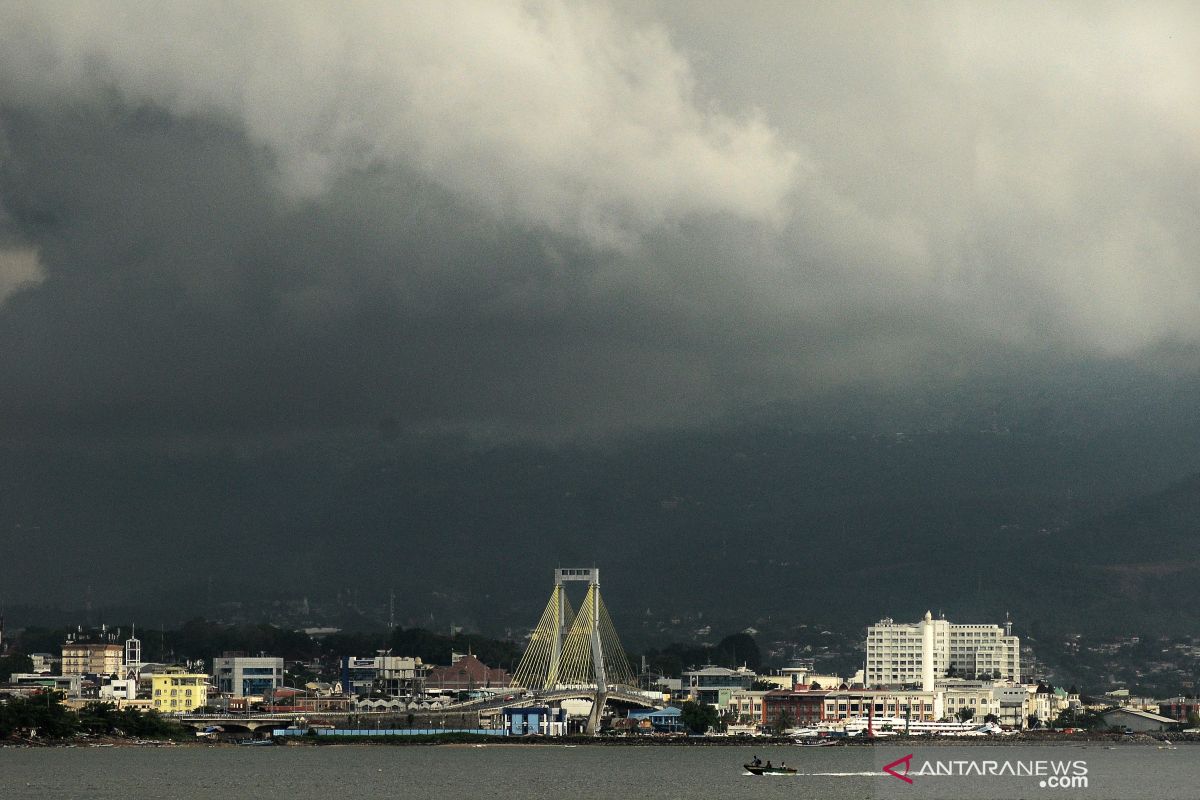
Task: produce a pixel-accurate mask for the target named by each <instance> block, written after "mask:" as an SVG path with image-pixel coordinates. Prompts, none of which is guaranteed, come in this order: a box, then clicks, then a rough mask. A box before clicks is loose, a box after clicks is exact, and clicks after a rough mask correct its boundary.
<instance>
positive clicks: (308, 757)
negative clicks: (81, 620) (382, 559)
mask: <svg viewBox="0 0 1200 800" xmlns="http://www.w3.org/2000/svg"><path fill="white" fill-rule="evenodd" d="M1031 750H1035V751H1037V752H1039V753H1040V754H1041V755H1042V756H1044V757H1053V758H1086V759H1088V761H1089V765H1090V770H1089V777H1090V778H1091V781H1090V786H1089V787H1088V788H1087V789H1071V790H1062V789H1060V790H1057V791H1053V792H1051V791H1049V790H1038V789H1037V788H1036V787H1034V786H1033V785H1032V784H1030V782H1029V779H1024V781H1023V782H1021V783H1019V785H1018V786H1017V788H1016V789H1015V790H1014V789H1013V788H1012V787H1011V786H1001V785H1000V784H998V783H995V782H994V781H990V780H978V779H977V780H969V781H967V782H963V781H961V780H960V781H959V782H957V783H950V782H949V781H947V780H944V779H943V780H942V781H941V782H940V783H939V781H938V779H936V778H918V779H917V781H916V782H915V783H914V784H913V785H911V786H910V785H906V784H904V783H902V782H900V781H897V780H896V779H894V778H890V777H887V776H883V775H882V774H881V773H880V771H879V765H880V764H881V763H883V762H881V761H880V760H879V759H880V758H881V757H882V756H883V755H888V756H889V757H890V755H891V754H890V752H885V751H882V750H880V749H878V748H869V747H845V748H841V747H838V748H813V749H801V748H786V747H778V748H758V749H753V748H743V747H616V746H581V747H564V746H513V745H509V746H504V745H489V746H484V747H472V746H456V747H445V746H443V747H388V746H325V747H254V748H250V747H242V748H237V747H221V748H216V747H214V748H207V747H181V748H119V747H112V748H87V747H80V748H73V749H0V797H2V798H4V800H10V799H12V800H26V799H27V798H28V799H29V800H33V799H34V798H47V799H49V798H53V800H73V799H75V798H77V799H78V800H85V799H86V800H108V799H109V798H113V799H114V800H115V799H116V798H120V799H121V800H131V798H180V799H181V800H199V799H200V798H204V799H205V800H211V799H212V798H239V797H241V798H289V800H291V799H293V798H339V799H340V798H346V800H375V799H376V798H389V800H394V799H395V798H419V799H420V800H442V799H443V798H445V799H446V800H451V798H453V799H454V800H457V799H458V798H474V797H494V798H509V797H513V798H516V797H522V798H571V800H584V799H590V798H604V799H605V800H613V798H622V799H624V798H688V799H689V800H694V799H695V798H743V797H746V798H821V799H822V800H849V798H877V797H887V798H890V797H912V798H921V797H929V796H939V797H942V796H959V795H961V796H962V797H964V798H966V797H969V798H970V800H987V798H989V797H998V798H1008V797H1014V796H1020V797H1085V798H1097V799H1099V798H1110V797H1111V798H1134V797H1136V798H1164V799H1165V798H1200V746H1180V747H1179V748H1178V749H1177V750H1174V751H1161V750H1158V749H1157V748H1154V747H1121V748H1117V749H1111V750H1110V749H1106V748H1104V747H1091V748H1078V747H1071V746H1064V747H1041V748H1020V751H1021V753H1022V755H1021V757H1026V756H1025V755H1024V754H1026V753H1028V752H1029V751H1031ZM918 752H919V757H928V758H941V759H948V758H951V757H957V754H965V755H964V756H963V757H966V758H972V759H983V758H999V759H1003V758H1006V757H1015V756H1014V754H1015V752H1016V749H1015V748H1004V747H970V748H960V747H956V748H945V747H940V748H939V747H928V748H924V749H919V751H918ZM755 753H757V754H758V755H759V756H760V757H762V758H763V759H764V760H766V759H767V758H770V759H772V760H773V761H774V762H775V763H779V762H780V761H784V760H786V761H787V762H788V764H789V765H790V766H794V767H797V768H799V770H800V771H801V773H802V774H800V775H796V776H794V777H754V776H750V775H747V774H746V773H745V772H744V771H743V770H742V769H741V768H740V765H741V764H742V763H743V762H745V761H747V760H749V759H750V757H751V756H752V755H753V754H755ZM1026 786H1028V787H1029V791H1028V792H1026V791H1025V787H1026ZM951 787H952V788H951ZM935 789H936V791H935ZM1013 791H1016V792H1017V794H1015V795H1014V794H1011V792H1013ZM947 792H949V794H947Z"/></svg>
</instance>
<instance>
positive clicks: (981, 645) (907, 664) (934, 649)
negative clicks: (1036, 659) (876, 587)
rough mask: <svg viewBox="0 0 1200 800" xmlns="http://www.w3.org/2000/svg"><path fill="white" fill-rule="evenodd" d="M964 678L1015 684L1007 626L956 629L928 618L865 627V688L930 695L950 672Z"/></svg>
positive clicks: (1015, 651)
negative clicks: (891, 688)
mask: <svg viewBox="0 0 1200 800" xmlns="http://www.w3.org/2000/svg"><path fill="white" fill-rule="evenodd" d="M951 668H953V669H954V674H955V675H957V676H959V677H964V678H968V679H970V678H975V677H976V676H977V675H982V674H985V673H986V674H988V675H991V676H994V677H995V678H996V679H997V680H1010V681H1019V680H1020V677H1021V643H1020V640H1019V638H1018V637H1016V636H1013V635H1012V626H1011V624H1009V623H1005V625H1004V626H1003V627H1001V626H1000V625H956V624H953V623H951V622H950V621H948V620H946V619H934V618H933V615H932V614H930V613H929V612H928V611H927V612H925V619H923V620H921V621H920V622H913V623H897V622H894V621H892V620H891V619H882V620H880V621H879V622H878V623H876V624H874V625H872V626H870V627H869V628H867V663H866V684H867V686H869V687H881V686H914V685H919V686H920V687H921V690H922V691H926V692H932V691H934V690H935V689H936V688H937V683H938V681H939V680H941V679H942V678H944V677H946V675H947V673H948V672H949V671H950V669H951Z"/></svg>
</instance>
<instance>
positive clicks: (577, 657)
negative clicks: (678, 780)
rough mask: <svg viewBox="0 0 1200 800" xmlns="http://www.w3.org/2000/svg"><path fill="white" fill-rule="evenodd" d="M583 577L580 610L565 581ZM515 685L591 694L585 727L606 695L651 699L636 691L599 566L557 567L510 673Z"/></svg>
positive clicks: (596, 719) (552, 693)
mask: <svg viewBox="0 0 1200 800" xmlns="http://www.w3.org/2000/svg"><path fill="white" fill-rule="evenodd" d="M573 581H587V584H588V588H587V594H586V595H584V598H583V603H582V604H581V605H580V606H579V610H578V611H575V610H574V609H573V608H572V607H571V602H570V600H569V599H568V598H567V593H566V589H565V587H564V585H563V584H565V583H568V582H573ZM512 685H513V686H521V687H524V688H526V689H529V690H531V691H533V692H536V693H537V695H538V696H539V697H540V698H542V699H545V700H553V699H566V698H571V697H591V698H592V699H593V703H592V713H591V715H590V716H589V718H588V732H589V733H594V732H595V731H596V729H597V728H598V727H599V725H600V716H601V713H602V712H603V709H604V704H605V703H606V702H608V700H610V699H613V700H622V701H625V702H632V703H644V704H646V705H650V704H649V703H648V702H647V701H646V700H645V698H644V697H643V696H641V695H639V694H638V693H637V692H636V682H635V680H634V675H633V670H632V669H631V668H630V666H629V659H628V658H626V656H625V649H624V648H623V647H621V640H620V639H619V638H618V637H617V630H616V628H614V627H613V623H612V618H611V617H610V616H609V615H608V609H607V608H605V606H604V600H603V598H602V597H601V596H600V570H598V569H595V568H591V569H556V570H554V589H553V590H552V591H551V593H550V601H549V602H548V603H546V610H545V611H543V612H542V617H541V620H539V621H538V625H537V628H535V629H534V631H533V635H532V636H531V637H530V639H529V645H528V647H526V649H525V655H524V656H522V658H521V663H520V664H519V665H518V666H517V671H516V673H515V674H514V675H513V680H512Z"/></svg>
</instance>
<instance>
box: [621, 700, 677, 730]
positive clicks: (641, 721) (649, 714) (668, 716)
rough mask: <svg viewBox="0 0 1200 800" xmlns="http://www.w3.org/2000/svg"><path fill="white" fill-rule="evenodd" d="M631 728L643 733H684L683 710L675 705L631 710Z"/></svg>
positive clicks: (629, 717)
mask: <svg viewBox="0 0 1200 800" xmlns="http://www.w3.org/2000/svg"><path fill="white" fill-rule="evenodd" d="M628 719H629V728H631V729H632V730H635V731H640V732H642V733H650V732H653V733H682V732H683V730H684V725H683V711H682V709H679V708H676V707H675V706H667V707H666V708H656V709H634V710H632V711H630V712H629V716H628Z"/></svg>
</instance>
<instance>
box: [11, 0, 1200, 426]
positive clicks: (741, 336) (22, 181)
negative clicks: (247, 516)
mask: <svg viewBox="0 0 1200 800" xmlns="http://www.w3.org/2000/svg"><path fill="white" fill-rule="evenodd" d="M1198 167H1200V10H1198V7H1197V6H1196V5H1195V4H1193V3H1178V4H1173V3H1136V4H1132V3H1112V4H1105V3H1098V2H1079V3H1053V4H1050V3H1019V2H996V3H982V2H980V3H941V2H937V3H929V4H924V3H884V2H872V3H865V4H852V3H841V2H839V3H820V4H801V3H796V2H780V3H767V2H759V3H749V4H747V3H738V4H733V3H697V2H673V3H669V2H664V3H657V4H648V3H644V2H627V3H624V2H623V3H612V4H607V3H588V2H572V3H562V4H560V3H555V2H522V3H517V2H512V3H507V2H501V0H484V1H483V2H456V1H454V0H449V1H448V0H438V1H437V2H430V3H419V2H412V3H409V2H366V1H365V0H360V1H359V2H355V3H350V4H341V3H321V2H298V1H297V0H288V1H287V2H279V3H272V2H245V3H210V2H196V3H161V2H111V3H76V2H66V1H65V0H64V1H63V2H54V3H44V2H0V376H2V378H0V418H2V419H3V420H4V421H5V425H6V426H7V428H8V429H9V430H15V429H17V428H18V427H19V428H21V429H43V428H45V429H56V428H62V427H64V426H66V427H71V428H80V427H82V428H86V429H97V430H117V431H122V430H145V429H157V428H164V429H169V430H185V431H188V430H195V431H206V430H216V431H219V430H230V429H239V430H248V431H253V430H255V429H264V430H265V429H272V430H280V429H283V430H286V429H289V428H295V429H313V428H316V429H321V428H334V427H339V426H345V425H355V424H364V423H365V424H374V423H375V422H376V421H378V420H379V419H382V418H386V417H391V418H394V419H395V420H397V421H398V422H399V423H400V424H401V425H403V426H409V425H411V426H416V427H427V426H449V427H462V428H466V429H479V430H497V429H502V430H512V431H530V432H542V433H545V432H550V433H556V434H561V433H564V432H571V431H580V432H589V433H590V432H596V431H605V430H620V429H625V428H628V427H630V426H637V427H642V426H653V425H658V424H677V423H680V422H687V421H696V420H703V419H705V418H708V417H710V416H712V415H717V414H721V413H725V412H728V411H730V410H735V409H739V408H749V407H754V406H756V405H759V404H764V403H772V402H777V401H788V400H794V399H797V398H803V397H807V396H811V395H813V394H819V393H822V392H826V391H829V390H830V389H831V388H835V387H839V386H846V385H855V386H863V387H866V388H868V389H869V388H870V387H896V386H904V387H909V388H912V387H918V388H919V387H920V386H921V385H923V383H924V382H925V381H927V380H928V381H929V382H930V383H929V385H934V382H936V384H937V385H938V386H944V385H945V383H946V382H947V381H950V382H951V383H952V382H953V381H954V380H962V381H968V380H972V379H974V378H975V377H976V376H978V375H980V374H984V373H986V372H987V370H988V369H989V366H988V365H989V363H990V362H992V361H993V360H1004V361H1006V362H1007V363H1010V364H1011V363H1013V362H1014V360H1015V361H1016V362H1017V363H1020V361H1021V360H1022V359H1030V360H1031V362H1032V361H1035V360H1036V361H1039V363H1044V362H1046V361H1047V360H1049V361H1051V362H1054V363H1061V364H1064V365H1070V364H1073V363H1089V364H1116V365H1128V364H1140V365H1149V366H1153V365H1155V364H1160V363H1162V364H1166V363H1167V362H1166V361H1163V360H1162V359H1163V358H1164V356H1163V354H1164V353H1167V352H1169V353H1173V354H1175V360H1174V361H1172V362H1170V364H1171V366H1172V368H1175V369H1178V368H1179V367H1180V364H1181V363H1183V364H1184V365H1185V366H1187V365H1188V364H1190V362H1192V358H1191V357H1190V354H1192V353H1193V351H1194V348H1195V345H1196V344H1197V339H1198V338H1200V313H1198V312H1200V269H1198V265H1197V261H1196V257H1197V253H1198V252H1200V225H1198V224H1197V223H1198V221H1200V214H1198V212H1200V197H1198V192H1200V169H1198ZM1180 354H1182V355H1183V358H1182V360H1180V359H1179V355H1180ZM1189 368H1190V367H1189Z"/></svg>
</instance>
